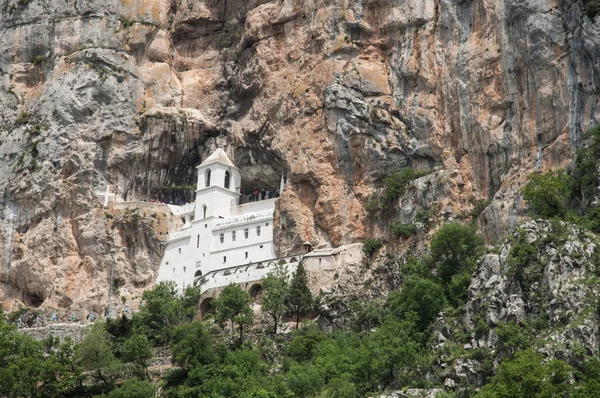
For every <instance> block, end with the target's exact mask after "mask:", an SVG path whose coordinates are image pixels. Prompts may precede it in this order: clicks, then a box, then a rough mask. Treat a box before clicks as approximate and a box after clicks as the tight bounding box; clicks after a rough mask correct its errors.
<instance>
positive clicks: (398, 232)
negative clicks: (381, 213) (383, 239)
mask: <svg viewBox="0 0 600 398" xmlns="http://www.w3.org/2000/svg"><path fill="white" fill-rule="evenodd" d="M390 232H391V233H392V234H393V235H395V236H397V237H400V238H410V237H411V236H413V235H414V234H416V233H417V227H415V226H414V225H413V224H402V223H400V222H397V221H396V222H393V223H391V224H390Z"/></svg>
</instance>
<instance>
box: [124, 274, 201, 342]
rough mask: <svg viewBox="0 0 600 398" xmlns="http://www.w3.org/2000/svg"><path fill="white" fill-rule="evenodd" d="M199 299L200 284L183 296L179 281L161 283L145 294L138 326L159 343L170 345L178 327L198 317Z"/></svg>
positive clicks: (189, 288)
mask: <svg viewBox="0 0 600 398" xmlns="http://www.w3.org/2000/svg"><path fill="white" fill-rule="evenodd" d="M199 298H200V289H199V288H198V287H191V286H188V287H187V288H186V289H185V290H184V292H183V294H181V295H179V294H178V293H177V285H176V284H175V282H159V283H158V284H157V285H156V286H154V288H152V289H151V290H146V291H145V292H144V294H143V295H142V299H143V300H144V303H145V305H144V307H143V308H142V309H141V311H140V312H139V313H138V314H136V319H135V321H136V325H135V327H136V329H138V330H139V331H140V332H142V333H144V334H146V335H147V336H148V337H149V338H150V339H151V340H152V341H154V343H155V344H157V345H164V344H167V343H168V342H169V341H170V340H171V332H172V330H173V328H174V327H175V326H178V325H181V324H182V323H184V322H190V321H192V319H194V316H195V315H196V312H197V310H196V306H197V305H198V300H199Z"/></svg>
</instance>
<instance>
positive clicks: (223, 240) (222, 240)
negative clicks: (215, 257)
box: [219, 233, 225, 243]
mask: <svg viewBox="0 0 600 398" xmlns="http://www.w3.org/2000/svg"><path fill="white" fill-rule="evenodd" d="M219 241H220V242H221V243H223V242H225V234H224V233H221V235H219Z"/></svg>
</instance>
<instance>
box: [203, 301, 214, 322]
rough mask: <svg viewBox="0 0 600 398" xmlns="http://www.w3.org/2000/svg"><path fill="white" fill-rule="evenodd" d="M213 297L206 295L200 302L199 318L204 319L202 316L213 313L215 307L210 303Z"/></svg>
mask: <svg viewBox="0 0 600 398" xmlns="http://www.w3.org/2000/svg"><path fill="white" fill-rule="evenodd" d="M212 301H213V298H212V297H207V298H205V299H204V300H202V302H201V303H200V319H204V317H205V316H206V315H208V314H214V313H215V308H214V307H213V305H212Z"/></svg>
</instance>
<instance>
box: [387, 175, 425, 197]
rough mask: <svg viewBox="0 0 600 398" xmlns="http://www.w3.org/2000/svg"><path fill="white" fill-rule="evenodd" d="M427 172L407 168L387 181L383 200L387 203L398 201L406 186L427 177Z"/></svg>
mask: <svg viewBox="0 0 600 398" xmlns="http://www.w3.org/2000/svg"><path fill="white" fill-rule="evenodd" d="M426 174H427V172H422V171H418V170H415V169H413V168H412V167H406V168H404V169H402V170H400V171H398V172H396V173H394V174H392V175H390V176H387V177H386V179H385V187H384V190H383V200H384V201H385V202H388V203H389V202H393V201H395V200H396V199H398V198H399V197H400V196H401V195H402V194H403V193H404V192H405V190H406V186H407V185H408V184H409V183H410V182H411V181H413V180H416V179H417V178H419V177H422V176H424V175H426Z"/></svg>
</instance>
